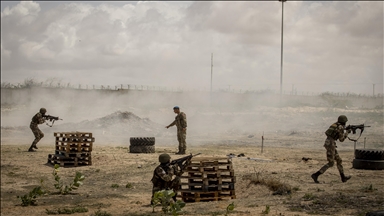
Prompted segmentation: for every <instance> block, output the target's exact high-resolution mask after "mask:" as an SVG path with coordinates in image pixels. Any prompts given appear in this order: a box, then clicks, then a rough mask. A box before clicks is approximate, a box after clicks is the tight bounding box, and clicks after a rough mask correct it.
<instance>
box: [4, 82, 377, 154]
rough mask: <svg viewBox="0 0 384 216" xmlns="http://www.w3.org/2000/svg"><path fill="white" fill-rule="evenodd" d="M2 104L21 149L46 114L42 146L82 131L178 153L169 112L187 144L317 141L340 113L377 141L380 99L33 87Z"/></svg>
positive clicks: (9, 93) (12, 93) (8, 93)
mask: <svg viewBox="0 0 384 216" xmlns="http://www.w3.org/2000/svg"><path fill="white" fill-rule="evenodd" d="M1 99H2V100H1V129H2V135H1V137H2V141H3V140H7V139H10V138H11V137H15V136H17V137H18V138H19V139H21V140H20V142H27V143H29V142H30V141H32V139H33V134H32V133H31V131H30V129H29V123H30V121H31V118H32V116H33V115H34V114H36V113H37V112H38V111H39V109H40V108H41V107H45V108H46V109H47V114H49V115H52V116H58V117H60V118H62V119H63V120H62V121H61V120H60V121H56V122H55V123H54V125H53V127H48V126H46V125H45V124H44V125H41V126H40V129H41V130H42V131H43V132H44V133H45V134H46V137H45V138H44V139H42V141H41V143H43V144H44V143H45V144H52V143H53V142H54V140H53V135H51V134H53V132H71V131H83V132H91V133H93V134H94V135H93V136H94V137H95V138H96V142H98V143H99V144H101V145H112V144H115V145H123V146H128V145H129V138H130V137H137V136H150V137H156V143H160V144H163V145H170V144H172V145H175V146H177V140H176V128H175V127H171V128H169V129H166V128H165V126H167V125H168V124H170V123H171V122H172V121H173V120H174V118H175V114H174V113H173V110H172V108H173V106H175V105H178V106H179V107H180V109H181V111H182V112H185V113H186V115H187V121H188V131H187V144H188V145H194V144H196V145H197V144H205V143H207V142H208V141H212V140H214V139H215V138H220V139H221V140H223V139H226V138H227V139H228V140H231V139H236V137H249V139H250V143H256V142H259V138H260V137H261V136H263V135H264V136H266V137H268V136H270V137H271V136H272V135H273V136H276V135H286V136H288V135H296V136H316V137H315V139H323V138H324V135H323V134H324V131H325V130H326V129H327V127H328V126H329V125H330V124H332V123H333V122H335V121H336V119H337V117H338V116H339V115H341V114H344V115H347V116H348V118H349V122H348V123H349V124H362V123H365V124H366V125H370V126H372V127H371V128H369V129H367V130H366V132H364V133H366V134H367V135H369V134H370V133H371V134H376V135H378V136H381V137H383V139H381V140H384V135H383V128H384V127H383V97H357V96H349V97H348V96H344V97H341V96H339V97H338V96H333V95H328V94H322V95H319V96H298V95H283V96H282V97H280V95H276V94H273V93H271V92H268V91H262V92H244V93H233V92H225V91H222V92H220V91H219V92H212V93H211V92H206V91H200V92H199V91H195V92H181V91H180V92H177V91H173V92H172V91H151V90H127V89H120V90H105V89H104V90H99V89H70V88H42V87H34V88H21V89H16V88H15V89H13V88H9V89H8V88H5V89H2V91H1ZM309 134H312V135H309ZM313 134H315V135H313ZM256 138H257V141H255V139H256ZM308 138H311V137H308ZM27 140H29V141H27ZM383 142H384V141H383ZM377 145H379V146H382V147H384V144H383V143H378V144H377ZM319 146H321V145H319Z"/></svg>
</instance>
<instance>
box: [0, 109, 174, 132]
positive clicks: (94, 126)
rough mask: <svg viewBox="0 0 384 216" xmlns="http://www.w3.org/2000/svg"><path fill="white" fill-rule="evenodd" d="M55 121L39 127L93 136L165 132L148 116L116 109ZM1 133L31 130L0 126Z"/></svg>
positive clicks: (49, 130) (44, 130) (52, 130)
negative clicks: (80, 118) (85, 117)
mask: <svg viewBox="0 0 384 216" xmlns="http://www.w3.org/2000/svg"><path fill="white" fill-rule="evenodd" d="M60 123H61V122H56V123H55V124H54V125H53V127H47V126H45V124H43V125H40V129H41V130H42V131H43V132H44V133H45V134H50V133H54V132H72V131H82V132H91V133H93V134H94V136H95V137H99V138H100V137H110V138H112V137H125V138H129V137H132V136H162V135H164V134H166V133H168V132H167V130H165V128H164V126H163V125H160V124H158V123H155V122H153V121H151V120H150V119H148V118H140V117H139V116H137V115H135V114H133V113H132V112H128V111H124V112H123V111H116V112H114V113H112V114H109V115H107V116H104V117H101V118H97V119H94V120H84V121H81V122H79V123H73V122H70V123H61V124H60ZM1 131H2V134H3V135H6V136H15V135H17V136H19V135H21V136H22V135H23V134H26V135H28V136H29V137H30V136H31V132H30V129H29V127H28V126H20V127H1ZM3 132H4V133H3Z"/></svg>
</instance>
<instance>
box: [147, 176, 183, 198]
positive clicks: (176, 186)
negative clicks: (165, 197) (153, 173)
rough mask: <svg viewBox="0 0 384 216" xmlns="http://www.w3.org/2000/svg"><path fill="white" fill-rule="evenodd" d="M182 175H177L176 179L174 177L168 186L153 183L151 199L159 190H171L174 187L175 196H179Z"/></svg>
mask: <svg viewBox="0 0 384 216" xmlns="http://www.w3.org/2000/svg"><path fill="white" fill-rule="evenodd" d="M180 182H181V181H180V177H178V176H176V178H175V179H173V180H172V181H171V182H169V184H168V186H166V187H164V186H163V187H162V186H160V185H153V188H152V197H151V200H152V198H153V195H154V194H155V193H156V192H158V191H161V190H170V189H172V190H173V192H175V198H176V196H177V192H178V191H179V187H180Z"/></svg>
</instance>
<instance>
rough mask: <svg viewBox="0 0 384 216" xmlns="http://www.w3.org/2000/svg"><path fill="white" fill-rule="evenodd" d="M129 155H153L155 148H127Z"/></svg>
mask: <svg viewBox="0 0 384 216" xmlns="http://www.w3.org/2000/svg"><path fill="white" fill-rule="evenodd" d="M129 152H130V153H155V146H129Z"/></svg>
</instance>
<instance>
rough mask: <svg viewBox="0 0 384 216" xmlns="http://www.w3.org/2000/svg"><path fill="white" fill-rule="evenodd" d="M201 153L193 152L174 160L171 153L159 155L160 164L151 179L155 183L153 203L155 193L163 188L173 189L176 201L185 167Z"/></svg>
mask: <svg viewBox="0 0 384 216" xmlns="http://www.w3.org/2000/svg"><path fill="white" fill-rule="evenodd" d="M199 154H201V153H199ZM199 154H196V155H192V154H191V155H188V156H185V157H182V158H179V159H176V160H172V161H171V156H169V154H161V155H160V156H159V162H160V165H159V166H157V167H156V168H155V170H154V171H153V177H152V179H151V181H152V183H153V188H152V198H151V205H152V204H153V201H152V199H153V196H154V194H155V193H156V192H158V191H161V190H170V189H172V190H173V191H174V192H175V196H174V197H172V198H173V200H174V201H176V195H177V191H178V190H179V185H180V176H181V175H182V174H183V173H184V169H185V168H186V167H187V166H188V165H189V164H190V163H191V159H192V157H194V156H197V155H199Z"/></svg>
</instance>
